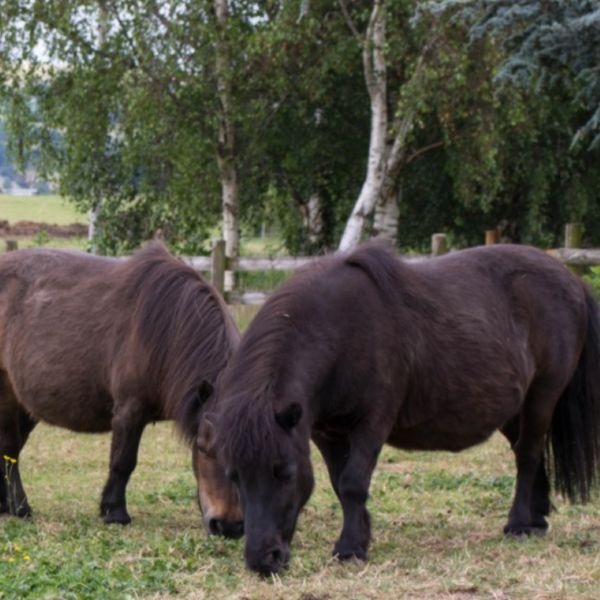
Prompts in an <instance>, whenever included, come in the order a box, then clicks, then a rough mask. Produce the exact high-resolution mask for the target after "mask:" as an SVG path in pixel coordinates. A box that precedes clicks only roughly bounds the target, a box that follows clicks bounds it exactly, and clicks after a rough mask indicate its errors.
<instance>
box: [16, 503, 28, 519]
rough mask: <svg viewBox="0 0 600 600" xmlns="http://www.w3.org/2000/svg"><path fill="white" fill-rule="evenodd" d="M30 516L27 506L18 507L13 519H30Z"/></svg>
mask: <svg viewBox="0 0 600 600" xmlns="http://www.w3.org/2000/svg"><path fill="white" fill-rule="evenodd" d="M31 516H32V513H31V508H30V507H29V506H20V507H19V508H17V510H16V511H15V517H19V519H31Z"/></svg>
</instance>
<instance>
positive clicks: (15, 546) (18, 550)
mask: <svg viewBox="0 0 600 600" xmlns="http://www.w3.org/2000/svg"><path fill="white" fill-rule="evenodd" d="M13 548H14V549H15V552H21V546H17V544H15V545H14V546H13Z"/></svg>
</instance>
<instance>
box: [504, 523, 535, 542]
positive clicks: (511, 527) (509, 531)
mask: <svg viewBox="0 0 600 600" xmlns="http://www.w3.org/2000/svg"><path fill="white" fill-rule="evenodd" d="M534 529H536V528H535V527H532V526H531V525H519V524H517V523H514V524H507V525H505V526H504V535H505V536H506V537H507V538H508V539H512V540H517V541H523V540H526V539H527V538H528V537H529V536H530V535H533V534H534Z"/></svg>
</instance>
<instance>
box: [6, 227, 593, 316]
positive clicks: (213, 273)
mask: <svg viewBox="0 0 600 600" xmlns="http://www.w3.org/2000/svg"><path fill="white" fill-rule="evenodd" d="M499 241H500V240H499V234H498V231H497V230H496V229H490V230H488V231H486V232H485V244H486V245H490V244H497V243H498V242H499ZM6 246H7V248H6V249H7V251H8V250H16V247H17V244H16V242H14V241H13V240H7V241H6ZM580 246H581V225H580V224H579V223H569V224H567V225H566V226H565V243H564V247H563V248H557V249H554V250H547V252H548V254H550V255H552V256H554V257H555V258H556V259H558V260H559V261H561V262H562V263H564V264H566V265H568V266H569V267H570V268H572V269H573V270H574V271H575V272H580V271H581V269H582V267H584V266H593V265H600V249H583V248H580ZM449 251H450V250H449V248H448V240H447V237H446V234H444V233H435V234H433V236H432V237H431V253H430V254H423V255H418V256H409V257H405V260H407V261H410V262H420V261H423V260H428V259H430V258H431V257H434V256H440V255H442V254H446V253H447V252H449ZM182 258H183V260H184V261H185V262H186V263H187V264H188V265H190V266H191V267H192V268H194V269H195V270H197V271H203V272H206V273H209V274H210V277H209V278H210V281H211V283H212V284H213V285H214V286H215V288H216V289H217V290H218V291H219V292H220V293H221V294H223V295H224V296H225V297H226V298H227V299H228V300H231V301H234V302H241V303H244V304H260V303H261V302H264V300H265V298H266V296H267V293H266V292H258V291H256V292H253V291H249V292H244V293H237V292H236V291H235V290H225V285H224V283H225V271H233V272H242V271H296V270H297V269H299V268H301V267H304V266H306V265H308V264H310V263H312V262H314V261H316V260H319V258H320V257H319V256H297V257H289V256H282V257H274V258H268V257H240V258H237V259H231V258H228V257H227V256H226V255H225V242H224V241H223V240H216V241H214V242H213V246H212V251H211V254H210V256H188V257H182Z"/></svg>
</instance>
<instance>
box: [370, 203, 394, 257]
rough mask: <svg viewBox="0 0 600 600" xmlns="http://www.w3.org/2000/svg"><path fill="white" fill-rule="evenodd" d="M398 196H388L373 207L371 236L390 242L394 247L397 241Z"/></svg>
mask: <svg viewBox="0 0 600 600" xmlns="http://www.w3.org/2000/svg"><path fill="white" fill-rule="evenodd" d="M399 200H400V198H399V194H389V195H388V196H386V197H385V198H382V201H381V202H378V203H377V206H376V207H375V216H374V219H373V236H374V237H377V238H380V239H384V240H390V241H391V242H392V243H393V244H394V246H395V245H396V242H397V241H398V223H399V221H400V205H399Z"/></svg>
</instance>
